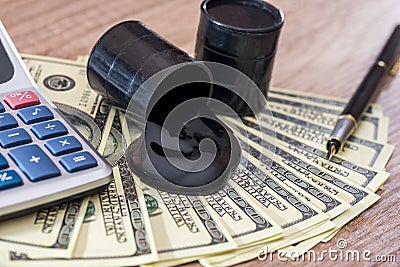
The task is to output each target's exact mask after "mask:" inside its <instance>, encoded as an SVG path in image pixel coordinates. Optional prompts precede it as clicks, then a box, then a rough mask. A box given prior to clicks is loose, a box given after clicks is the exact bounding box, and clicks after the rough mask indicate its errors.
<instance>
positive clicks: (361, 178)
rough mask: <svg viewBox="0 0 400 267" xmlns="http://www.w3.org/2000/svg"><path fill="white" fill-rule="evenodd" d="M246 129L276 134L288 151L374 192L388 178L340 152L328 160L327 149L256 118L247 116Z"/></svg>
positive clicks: (385, 174) (387, 175) (251, 131)
mask: <svg viewBox="0 0 400 267" xmlns="http://www.w3.org/2000/svg"><path fill="white" fill-rule="evenodd" d="M225 119H226V120H229V122H231V123H233V124H234V125H235V127H240V126H241V125H239V124H237V122H236V121H235V120H231V119H229V118H225ZM243 125H244V126H245V130H246V131H248V132H249V133H252V134H254V135H257V134H258V131H257V130H256V128H259V129H260V130H261V131H262V133H263V134H266V135H270V136H275V137H276V142H277V143H278V144H279V145H280V146H282V147H284V148H285V149H286V150H287V151H290V152H291V153H294V154H296V155H297V156H298V157H301V158H303V159H304V160H307V161H312V162H313V163H315V164H317V165H318V166H320V167H322V168H324V170H326V171H328V172H329V173H333V174H337V175H339V176H340V177H341V178H343V179H347V180H349V181H351V182H353V183H355V184H358V185H360V186H362V187H365V188H367V189H369V190H371V191H373V192H375V191H376V190H378V189H379V188H380V187H381V186H382V184H383V183H384V182H385V181H386V180H387V179H388V177H389V173H387V172H385V171H378V170H375V169H373V168H370V167H367V166H364V165H360V164H357V163H353V162H351V161H349V160H347V159H345V158H343V157H342V156H341V155H340V154H339V155H335V156H333V157H332V159H331V160H327V159H326V158H325V157H326V151H325V150H322V149H320V148H318V147H316V146H315V144H312V143H307V142H304V141H301V140H300V139H298V138H297V137H295V136H290V135H287V134H285V133H283V132H277V133H275V132H273V131H272V130H271V129H268V128H266V127H263V126H262V125H257V124H256V121H255V119H254V118H250V117H249V118H246V120H243Z"/></svg>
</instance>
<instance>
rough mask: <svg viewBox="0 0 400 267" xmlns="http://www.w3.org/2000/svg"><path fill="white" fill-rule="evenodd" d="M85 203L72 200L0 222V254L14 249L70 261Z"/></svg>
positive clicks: (81, 221) (82, 200)
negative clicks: (0, 251)
mask: <svg viewBox="0 0 400 267" xmlns="http://www.w3.org/2000/svg"><path fill="white" fill-rule="evenodd" d="M88 200H89V198H83V199H76V200H71V201H69V202H66V203H63V204H60V205H56V206H52V207H49V208H44V209H40V210H39V211H37V212H35V213H32V214H29V215H25V216H22V217H18V218H15V219H12V220H7V221H4V222H1V223H0V248H1V250H3V251H8V250H11V249H14V250H18V251H22V252H29V253H32V254H34V255H40V256H44V255H49V254H51V255H54V256H55V257H66V258H68V257H71V255H72V251H73V249H74V246H75V244H76V243H77V239H78V235H79V229H80V228H81V226H82V223H83V219H84V216H85V211H86V208H87V205H88ZM0 265H2V264H1V263H0Z"/></svg>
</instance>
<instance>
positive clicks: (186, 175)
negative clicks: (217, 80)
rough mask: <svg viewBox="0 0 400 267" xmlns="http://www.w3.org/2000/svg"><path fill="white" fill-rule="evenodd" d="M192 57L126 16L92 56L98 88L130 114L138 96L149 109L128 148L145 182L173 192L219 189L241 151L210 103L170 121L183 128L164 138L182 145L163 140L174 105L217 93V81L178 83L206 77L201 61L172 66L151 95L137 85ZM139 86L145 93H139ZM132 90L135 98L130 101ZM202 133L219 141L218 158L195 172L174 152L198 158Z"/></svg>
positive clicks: (90, 72) (90, 71) (129, 158)
mask: <svg viewBox="0 0 400 267" xmlns="http://www.w3.org/2000/svg"><path fill="white" fill-rule="evenodd" d="M194 61H195V59H193V58H191V57H190V56H188V55H187V54H186V53H185V52H183V51H181V50H179V49H178V48H176V47H174V46H173V45H171V44H170V43H168V42H167V41H166V40H164V39H162V38H161V37H160V36H159V35H157V34H156V33H154V32H152V31H151V30H150V29H148V28H146V27H145V26H144V25H143V24H142V23H140V22H137V21H127V22H123V23H120V24H118V25H116V26H114V27H113V28H111V29H110V30H108V31H107V32H106V33H105V34H104V35H103V36H102V37H101V38H100V40H99V41H98V42H97V44H96V45H95V47H94V48H93V50H92V53H91V55H90V58H89V62H88V69H87V73H88V74H87V75H88V80H89V83H90V85H91V86H92V87H93V88H94V89H95V90H96V91H97V92H99V93H100V94H102V95H105V96H106V97H108V98H109V99H111V100H113V101H115V102H116V103H117V104H118V105H120V106H121V107H123V108H127V107H128V106H129V107H128V110H127V114H128V115H127V116H128V117H129V116H131V117H130V118H136V117H137V115H138V114H137V113H135V111H133V112H131V111H130V107H132V103H133V104H135V103H136V102H135V101H138V102H137V104H138V105H140V106H143V107H144V109H146V110H145V111H144V112H143V114H140V115H143V116H144V118H142V119H140V121H141V122H142V123H144V132H143V133H141V135H140V137H139V138H137V139H135V140H134V141H133V143H131V144H130V145H129V147H128V149H127V151H126V158H127V162H128V165H129V167H130V169H131V170H132V171H133V172H134V173H136V174H137V175H138V177H140V178H141V180H142V181H143V182H144V183H146V184H148V185H150V186H153V187H155V188H156V189H160V190H164V191H167V192H171V193H180V194H182V193H184V194H192V195H203V194H210V193H213V192H215V191H217V190H219V189H221V188H222V187H223V186H224V185H225V183H226V181H227V180H228V178H229V175H230V174H231V173H232V172H233V171H234V169H235V168H236V166H237V164H238V163H239V159H240V157H241V149H240V145H239V142H238V140H237V139H236V137H235V136H234V135H233V133H232V132H231V130H230V129H229V128H228V127H227V126H225V125H224V124H223V123H222V122H221V121H219V119H218V118H217V117H216V116H215V115H214V114H213V112H211V111H210V110H208V107H207V105H203V106H201V107H196V106H190V107H189V108H188V109H187V112H188V113H193V116H192V119H191V120H189V121H179V120H174V123H173V125H172V126H173V127H177V126H179V129H181V130H180V132H179V135H178V136H174V135H173V134H168V136H167V140H166V143H167V144H169V143H171V142H172V141H174V140H178V143H179V147H178V149H176V150H174V149H171V148H170V147H167V146H165V144H166V143H163V142H161V131H162V130H164V131H166V132H168V133H171V132H172V129H169V128H168V125H167V126H166V125H165V124H164V122H165V120H166V118H167V116H168V115H169V114H170V113H171V111H172V110H173V109H174V108H175V107H177V106H178V105H180V104H181V103H184V102H185V101H187V100H190V99H195V98H199V97H203V98H206V99H207V98H210V97H212V96H213V87H212V86H211V85H210V84H209V83H201V82H191V80H189V82H188V83H185V84H183V85H175V82H176V81H177V79H178V80H179V79H181V78H182V77H186V76H190V75H193V76H194V78H199V77H202V78H204V77H203V76H204V75H205V74H207V73H208V72H207V71H204V68H203V67H201V66H197V65H196V64H195V65H193V64H192V65H190V66H188V67H185V68H180V69H177V70H175V71H173V72H170V73H169V74H168V75H167V76H166V77H164V78H163V80H162V81H161V82H160V84H158V86H157V87H156V88H155V90H154V92H152V93H151V95H150V97H149V94H150V93H148V92H147V91H146V92H143V91H138V90H139V88H140V90H147V89H148V88H147V87H146V88H145V89H144V87H141V85H143V84H144V83H145V82H146V81H147V80H148V79H149V78H151V77H152V76H153V75H155V74H157V73H159V72H160V71H163V70H164V69H166V68H168V67H171V66H175V65H177V64H180V63H185V62H191V63H193V62H194ZM193 68H194V69H193ZM190 77H191V76H190ZM171 85H172V88H171ZM173 85H175V86H173ZM137 92H140V96H145V97H144V98H140V99H139V98H137V97H136V95H135V93H137ZM133 96H135V97H134V102H132V103H131V104H130V101H131V99H132V97H133ZM147 97H148V98H147ZM143 102H146V103H143ZM135 116H136V117H135ZM128 120H129V118H128ZM128 123H129V122H128ZM204 139H207V140H211V141H212V142H213V144H214V145H215V147H216V153H215V158H214V160H213V161H212V162H211V164H210V165H208V167H207V168H205V169H202V170H200V171H196V172H191V171H187V170H184V168H179V166H178V167H177V166H175V165H173V164H171V161H170V159H171V158H175V159H177V160H179V159H181V158H182V155H183V157H184V158H185V159H187V160H190V161H196V159H198V158H199V157H200V156H201V153H202V151H201V149H200V142H202V140H204ZM164 141H165V140H164ZM202 148H203V149H205V150H204V151H205V152H206V153H207V152H208V150H210V147H207V146H206V147H202ZM210 151H211V150H210ZM166 154H167V155H166ZM183 167H185V166H183Z"/></svg>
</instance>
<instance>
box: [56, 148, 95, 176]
mask: <svg viewBox="0 0 400 267" xmlns="http://www.w3.org/2000/svg"><path fill="white" fill-rule="evenodd" d="M60 162H61V164H62V165H63V166H64V168H65V169H66V170H67V171H68V172H77V171H81V170H84V169H88V168H92V167H96V166H97V161H96V159H95V158H94V157H93V156H92V155H91V154H90V153H89V152H86V151H83V152H78V153H75V154H71V155H68V156H64V157H62V158H61V160H60Z"/></svg>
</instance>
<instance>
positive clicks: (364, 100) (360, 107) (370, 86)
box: [342, 65, 386, 120]
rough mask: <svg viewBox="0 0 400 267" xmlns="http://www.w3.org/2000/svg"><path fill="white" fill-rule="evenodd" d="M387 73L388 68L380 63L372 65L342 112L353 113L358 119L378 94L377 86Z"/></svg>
mask: <svg viewBox="0 0 400 267" xmlns="http://www.w3.org/2000/svg"><path fill="white" fill-rule="evenodd" d="M385 74H386V70H385V69H384V68H382V67H380V66H378V65H374V66H372V67H371V69H370V70H369V72H368V74H367V75H366V76H365V78H364V80H363V81H362V83H361V84H360V86H359V87H358V88H357V91H356V92H355V94H354V95H353V97H352V98H351V99H350V101H349V103H348V104H347V106H346V107H345V109H344V110H343V112H342V114H351V115H352V116H353V117H354V118H355V119H356V120H358V119H359V118H360V116H361V115H362V114H363V113H364V112H365V110H366V108H367V106H368V103H369V102H370V101H371V99H373V98H374V96H375V95H376V94H377V92H378V90H377V88H378V87H379V86H380V84H381V82H382V80H383V77H384V76H385Z"/></svg>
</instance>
